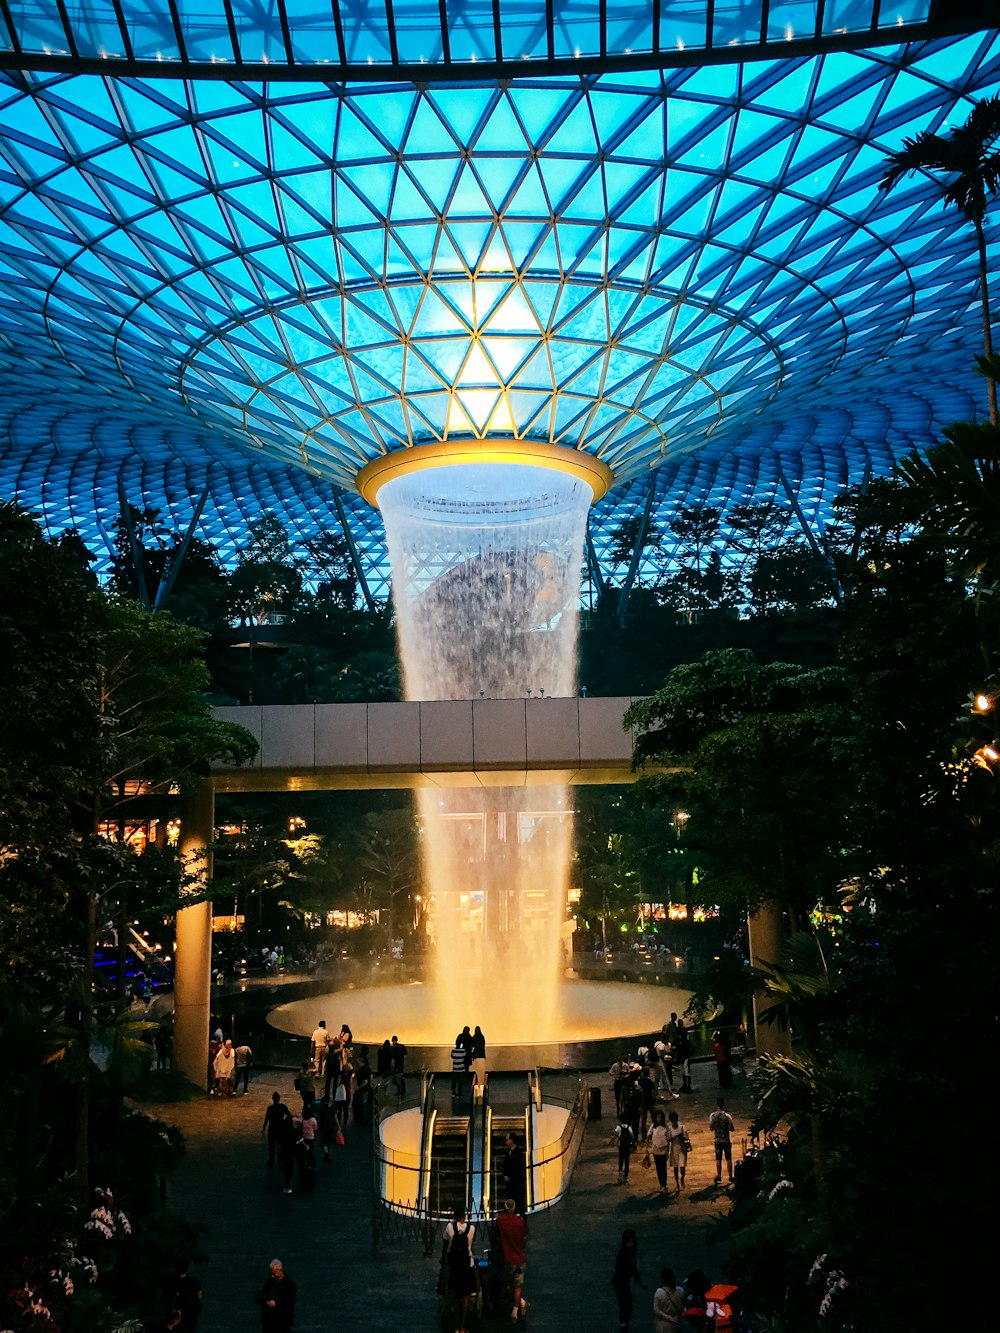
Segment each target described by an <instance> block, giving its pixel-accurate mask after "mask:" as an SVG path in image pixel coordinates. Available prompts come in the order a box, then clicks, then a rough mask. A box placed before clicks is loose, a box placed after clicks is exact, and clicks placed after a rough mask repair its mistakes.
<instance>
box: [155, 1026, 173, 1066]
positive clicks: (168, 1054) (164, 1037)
mask: <svg viewBox="0 0 1000 1333" xmlns="http://www.w3.org/2000/svg"><path fill="white" fill-rule="evenodd" d="M153 1048H154V1050H155V1051H156V1067H157V1069H169V1068H170V1063H171V1061H172V1059H173V1054H174V1034H173V1032H172V1031H171V1030H170V1027H169V1025H168V1024H167V1023H161V1024H160V1026H159V1027H158V1028H157V1030H156V1036H155V1037H154V1038H153Z"/></svg>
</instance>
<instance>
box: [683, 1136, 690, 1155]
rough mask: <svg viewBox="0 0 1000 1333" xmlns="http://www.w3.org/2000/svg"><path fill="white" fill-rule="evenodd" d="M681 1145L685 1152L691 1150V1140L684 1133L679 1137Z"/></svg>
mask: <svg viewBox="0 0 1000 1333" xmlns="http://www.w3.org/2000/svg"><path fill="white" fill-rule="evenodd" d="M681 1147H682V1148H683V1149H684V1152H685V1153H689V1152H690V1151H691V1140H690V1139H689V1138H688V1136H687V1135H686V1134H684V1135H682V1137H681Z"/></svg>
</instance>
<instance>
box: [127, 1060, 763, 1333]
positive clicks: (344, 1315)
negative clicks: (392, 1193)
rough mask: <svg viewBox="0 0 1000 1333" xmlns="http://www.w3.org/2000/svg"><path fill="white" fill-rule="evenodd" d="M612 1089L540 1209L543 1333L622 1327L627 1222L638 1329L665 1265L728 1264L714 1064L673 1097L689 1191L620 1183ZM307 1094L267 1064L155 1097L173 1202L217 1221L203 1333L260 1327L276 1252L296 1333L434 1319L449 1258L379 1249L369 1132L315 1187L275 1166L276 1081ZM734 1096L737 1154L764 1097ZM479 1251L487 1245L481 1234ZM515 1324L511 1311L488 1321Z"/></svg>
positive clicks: (532, 1317) (285, 1090)
mask: <svg viewBox="0 0 1000 1333" xmlns="http://www.w3.org/2000/svg"><path fill="white" fill-rule="evenodd" d="M591 1081H592V1083H596V1084H597V1086H600V1087H601V1088H602V1093H603V1104H604V1112H605V1114H604V1118H603V1119H602V1120H600V1121H596V1120H595V1121H590V1122H589V1123H588V1125H587V1132H586V1136H585V1139H584V1144H583V1149H582V1151H581V1154H580V1158H579V1162H578V1164H577V1168H576V1172H575V1174H574V1178H573V1183H572V1187H571V1189H570V1192H569V1194H568V1196H567V1197H566V1198H565V1199H564V1200H563V1201H562V1202H561V1203H560V1204H559V1205H557V1206H556V1207H555V1208H554V1209H553V1210H552V1211H551V1212H548V1213H545V1214H543V1215H541V1216H537V1217H534V1218H532V1219H531V1221H530V1234H529V1244H528V1270H527V1281H526V1284H525V1295H526V1297H527V1299H528V1300H529V1301H530V1303H531V1309H530V1313H529V1317H528V1326H529V1327H530V1328H531V1329H533V1330H537V1333H589V1331H590V1330H595V1331H596V1330H608V1331H609V1333H612V1331H613V1330H615V1329H616V1328H617V1315H616V1307H615V1303H614V1297H613V1293H612V1291H611V1287H610V1285H609V1279H610V1276H611V1271H612V1267H613V1262H614V1255H615V1252H616V1250H617V1248H618V1243H619V1239H620V1236H621V1232H622V1229H623V1228H625V1227H632V1228H634V1230H635V1231H636V1232H637V1233H638V1236H639V1267H640V1270H641V1272H642V1275H643V1278H644V1280H645V1281H646V1282H647V1284H648V1285H649V1288H650V1294H649V1295H646V1294H645V1293H643V1292H641V1291H637V1292H636V1312H635V1316H634V1318H633V1323H632V1328H633V1333H645V1330H648V1329H649V1328H650V1327H651V1321H652V1314H651V1308H652V1307H651V1303H652V1291H653V1289H654V1288H655V1287H656V1285H657V1280H658V1275H659V1270H660V1267H661V1265H663V1264H665V1263H666V1264H669V1265H670V1266H671V1267H673V1268H674V1269H675V1270H676V1272H677V1274H678V1276H679V1277H682V1276H683V1275H685V1274H686V1273H687V1272H689V1271H690V1270H691V1269H693V1268H695V1267H701V1268H704V1269H705V1270H706V1272H707V1273H708V1274H709V1275H710V1276H711V1277H717V1276H721V1262H722V1258H723V1256H722V1254H721V1253H719V1252H718V1251H717V1250H715V1249H713V1245H712V1238H711V1236H710V1232H711V1231H712V1230H714V1228H711V1227H710V1225H709V1224H710V1223H711V1222H713V1221H714V1219H716V1218H718V1217H719V1216H720V1214H723V1213H725V1211H726V1209H727V1208H728V1196H727V1194H726V1192H725V1191H724V1190H719V1189H717V1188H715V1186H714V1185H713V1184H712V1178H713V1176H714V1173H715V1159H714V1154H713V1151H712V1136H711V1133H710V1132H709V1129H708V1116H709V1113H710V1112H711V1111H712V1110H714V1108H715V1098H716V1097H717V1096H718V1095H719V1093H718V1088H717V1087H716V1086H715V1084H716V1078H715V1069H714V1066H709V1065H699V1066H696V1067H695V1077H694V1084H695V1092H694V1094H693V1095H692V1096H689V1097H684V1098H682V1099H681V1100H680V1101H676V1102H673V1103H671V1105H673V1106H674V1107H677V1108H678V1109H679V1110H680V1113H681V1118H682V1120H683V1121H684V1122H685V1123H686V1124H687V1126H688V1129H689V1133H690V1136H691V1140H692V1145H693V1151H692V1153H691V1156H690V1157H689V1159H688V1173H687V1189H686V1190H685V1191H684V1193H683V1194H681V1195H679V1196H675V1195H669V1196H666V1197H665V1196H662V1195H660V1194H659V1193H658V1192H657V1186H656V1175H655V1172H654V1171H653V1170H651V1169H650V1170H643V1169H642V1168H641V1166H640V1165H639V1162H640V1158H641V1153H637V1154H636V1156H635V1158H634V1159H633V1169H632V1173H631V1178H630V1180H629V1183H628V1185H626V1186H619V1185H618V1184H617V1170H616V1151H615V1148H614V1146H613V1144H612V1142H611V1135H612V1130H613V1128H614V1119H613V1116H609V1114H608V1106H609V1104H610V1105H611V1107H612V1108H613V1106H614V1098H613V1096H612V1095H611V1090H610V1084H609V1079H608V1077H607V1075H606V1074H603V1073H602V1074H596V1075H592V1076H591ZM275 1090H277V1091H280V1092H281V1093H282V1095H283V1097H284V1099H285V1101H286V1102H287V1103H288V1104H289V1106H295V1105H297V1097H296V1095H295V1094H294V1093H293V1091H292V1087H291V1075H290V1074H288V1073H285V1072H279V1073H276V1074H268V1073H265V1072H261V1073H259V1074H258V1075H257V1079H256V1081H255V1082H254V1083H252V1084H251V1091H250V1094H249V1096H246V1097H244V1096H237V1097H235V1098H233V1099H232V1100H227V1101H223V1102H218V1101H216V1100H215V1099H213V1098H209V1097H203V1098H198V1099H196V1100H195V1101H192V1102H189V1103H178V1104H174V1105H169V1106H164V1107H158V1108H157V1107H153V1108H146V1109H148V1110H149V1111H150V1113H151V1114H153V1115H158V1116H160V1117H161V1118H163V1119H165V1120H169V1121H170V1122H172V1123H173V1124H176V1125H177V1126H178V1127H179V1128H180V1129H181V1130H182V1131H183V1133H184V1134H185V1136H186V1138H187V1142H188V1149H189V1151H188V1156H187V1158H186V1159H185V1161H184V1163H183V1164H182V1166H181V1169H180V1171H179V1172H178V1174H177V1177H176V1179H175V1181H174V1185H173V1188H172V1207H173V1208H174V1209H175V1211H177V1212H178V1213H180V1214H181V1215H183V1216H185V1217H187V1218H188V1219H189V1220H190V1221H192V1222H195V1223H198V1224H200V1225H203V1226H204V1227H205V1228H206V1234H205V1241H204V1250H205V1253H206V1256H207V1257H206V1260H205V1262H204V1263H202V1264H200V1265H197V1266H195V1267H194V1269H193V1271H195V1272H197V1273H198V1275H199V1277H200V1278H201V1280H202V1283H203V1285H204V1288H205V1312H204V1316H203V1319H202V1323H201V1328H202V1330H204V1333H243V1330H252V1329H254V1328H256V1327H257V1311H256V1308H255V1306H254V1304H253V1294H254V1291H255V1289H256V1287H257V1286H258V1285H259V1283H260V1281H261V1280H262V1279H263V1277H264V1275H265V1272H266V1268H267V1264H268V1262H269V1261H270V1260H271V1259H272V1258H280V1259H282V1260H283V1261H284V1264H285V1267H286V1270H287V1271H288V1272H289V1273H290V1274H291V1275H292V1277H293V1278H294V1279H295V1282H296V1284H297V1287H298V1294H299V1302H298V1307H299V1308H298V1315H297V1318H296V1322H295V1329H296V1333H320V1331H321V1330H322V1331H323V1333H327V1331H328V1333H356V1331H357V1330H386V1331H388V1330H393V1331H394V1333H395V1330H410V1329H412V1330H433V1329H435V1328H437V1327H438V1317H437V1311H436V1302H435V1296H434V1286H435V1280H436V1277H437V1261H438V1255H437V1251H435V1253H434V1255H432V1256H431V1257H429V1258H428V1257H425V1255H424V1251H423V1246H422V1245H421V1244H420V1242H419V1241H410V1242H402V1241H393V1242H391V1243H385V1242H383V1243H382V1244H381V1245H380V1246H379V1248H378V1249H377V1250H373V1246H372V1203H371V1199H372V1183H371V1182H372V1153H371V1147H370V1141H369V1139H368V1137H367V1134H366V1133H365V1132H362V1131H358V1130H353V1129H352V1130H351V1131H349V1133H348V1137H347V1143H346V1144H345V1146H344V1147H342V1148H337V1149H334V1150H333V1151H334V1157H333V1161H332V1162H330V1163H329V1164H323V1163H320V1168H319V1181H318V1185H317V1188H316V1190H315V1192H314V1193H313V1194H310V1195H302V1194H299V1193H295V1194H292V1195H290V1196H286V1195H284V1194H283V1193H282V1192H281V1186H280V1184H279V1180H278V1177H277V1172H276V1171H275V1170H273V1169H271V1170H268V1169H267V1167H266V1156H267V1155H266V1151H265V1147H264V1140H263V1138H262V1136H261V1125H262V1121H263V1115H264V1109H265V1107H266V1105H267V1104H268V1102H269V1100H270V1094H271V1092H272V1091H275ZM726 1096H727V1106H728V1108H729V1109H730V1111H731V1112H732V1114H733V1118H734V1119H735V1121H736V1125H737V1133H736V1137H735V1140H734V1146H735V1149H736V1153H735V1155H736V1156H737V1157H738V1156H739V1144H740V1141H741V1138H742V1136H743V1134H744V1133H745V1131H746V1124H747V1119H748V1116H749V1113H750V1099H749V1094H748V1091H747V1088H746V1085H745V1083H744V1082H743V1081H742V1080H739V1079H738V1080H737V1083H736V1086H735V1087H734V1088H733V1089H731V1090H730V1092H729V1093H727V1094H726ZM477 1249H478V1245H477ZM501 1323H505V1324H506V1323H509V1320H508V1319H507V1318H506V1317H503V1318H501V1317H500V1315H496V1316H494V1317H493V1318H492V1319H484V1321H483V1326H484V1327H487V1328H488V1327H489V1326H490V1325H491V1324H492V1325H493V1326H496V1327H499V1326H500V1324H501Z"/></svg>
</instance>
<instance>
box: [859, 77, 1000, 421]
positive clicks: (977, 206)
mask: <svg viewBox="0 0 1000 1333" xmlns="http://www.w3.org/2000/svg"><path fill="white" fill-rule="evenodd" d="M998 140H1000V96H997V97H990V98H985V99H984V100H983V101H980V102H976V103H975V105H974V106H973V108H972V110H971V111H970V112H969V115H968V118H967V119H966V121H965V123H964V124H963V125H959V126H958V127H957V128H955V129H952V130H950V131H949V132H948V133H947V134H934V133H932V132H931V131H930V130H923V131H922V132H921V133H920V134H917V135H914V136H913V137H911V138H907V139H904V140H903V146H902V148H900V149H897V151H896V152H894V153H890V154H888V156H887V158H886V163H887V165H886V170H885V174H884V175H883V177H882V179H881V181H880V182H879V189H880V190H885V191H888V190H891V189H893V188H894V186H895V185H897V184H898V182H899V181H900V180H901V179H902V178H903V177H904V176H911V175H913V173H914V172H917V171H922V172H925V173H927V174H928V175H930V176H932V177H933V178H941V179H940V180H939V184H940V189H941V198H942V201H943V202H944V203H945V204H952V205H954V207H956V208H958V209H960V210H961V212H962V213H964V214H965V216H966V217H967V218H968V220H969V221H970V222H971V223H972V225H973V227H974V228H975V232H976V246H977V249H978V253H979V296H980V301H981V303H982V312H983V347H984V351H985V354H986V356H987V357H992V355H993V329H992V321H991V317H990V293H989V281H988V276H989V265H988V262H987V252H986V228H985V218H986V209H987V205H988V203H989V200H990V197H991V196H993V195H995V194H996V193H997V190H998V188H1000V149H998V148H997V147H996V145H997V142H998ZM987 393H988V400H989V410H990V421H991V422H992V424H993V425H994V426H996V425H997V424H998V417H997V385H996V377H995V375H994V374H993V373H988V374H987Z"/></svg>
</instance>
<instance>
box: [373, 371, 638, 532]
mask: <svg viewBox="0 0 1000 1333" xmlns="http://www.w3.org/2000/svg"><path fill="white" fill-rule="evenodd" d="M473 392H475V390H473ZM456 397H457V398H459V399H463V398H464V399H466V400H467V399H468V397H469V390H466V391H465V392H464V393H462V392H461V391H460V392H459V394H457V395H456ZM451 424H452V423H451V421H450V420H449V427H451ZM460 463H520V464H523V465H525V466H528V467H543V468H549V469H551V470H552V471H554V472H564V473H568V474H569V475H570V476H574V477H577V478H579V480H580V481H585V482H586V483H587V485H588V486H589V487H590V489H591V490H592V491H593V492H594V500H595V502H596V501H597V500H600V499H601V498H602V497H603V496H604V494H605V493H606V492H607V490H608V488H609V487H610V486H611V484H612V482H613V481H614V474H613V473H612V471H611V469H610V468H609V467H608V465H607V464H606V463H603V462H601V460H600V459H599V458H595V457H594V455H593V454H587V453H583V452H582V451H581V450H579V449H567V448H564V447H563V446H562V445H558V444H548V443H545V442H543V441H541V440H470V439H462V440H447V441H445V442H443V443H437V442H435V443H434V444H418V445H414V446H413V447H412V448H410V449H397V450H394V451H393V452H392V453H389V454H383V455H382V456H381V457H380V458H375V459H373V460H372V461H371V462H370V463H367V464H366V465H365V466H364V467H363V468H362V469H361V471H360V472H359V473H358V475H357V476H356V477H355V479H354V484H355V486H356V487H357V488H358V491H359V493H360V494H361V495H362V496H363V497H364V499H366V500H367V501H368V503H369V504H371V505H375V506H377V505H378V493H379V491H380V490H381V489H382V487H383V486H384V485H385V483H386V482H387V481H392V480H394V479H395V478H396V477H403V476H407V475H408V474H409V473H411V472H421V471H423V470H424V469H425V468H437V467H453V466H455V465H457V464H460Z"/></svg>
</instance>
